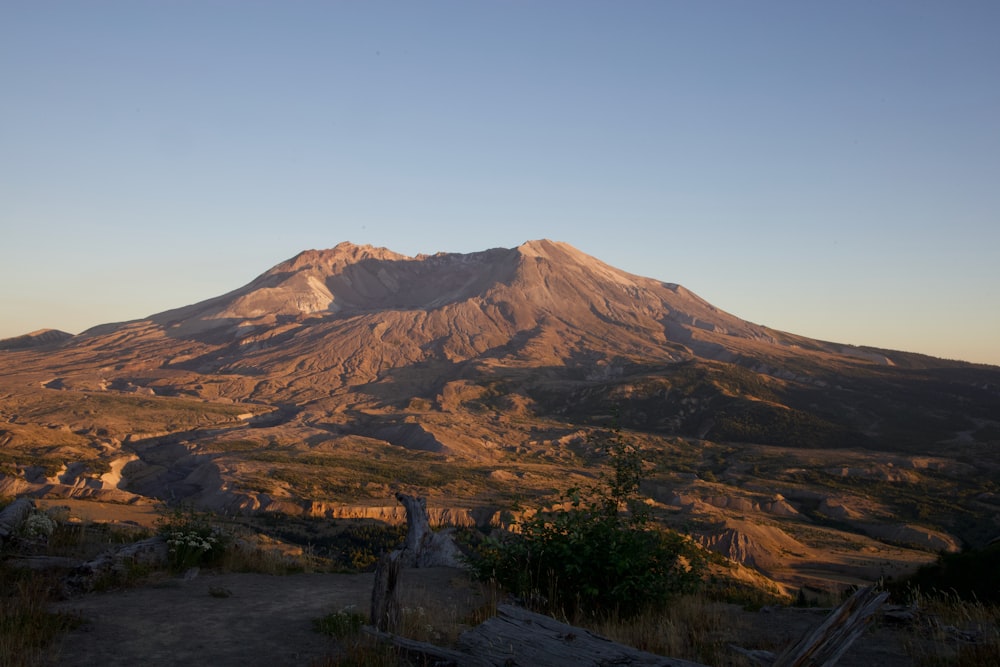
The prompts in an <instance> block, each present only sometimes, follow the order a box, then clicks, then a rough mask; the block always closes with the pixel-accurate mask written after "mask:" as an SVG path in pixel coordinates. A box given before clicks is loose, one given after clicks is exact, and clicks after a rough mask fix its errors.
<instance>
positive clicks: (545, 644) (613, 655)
mask: <svg viewBox="0 0 1000 667" xmlns="http://www.w3.org/2000/svg"><path fill="white" fill-rule="evenodd" d="M458 649H459V650H460V651H461V652H462V653H464V654H466V655H474V656H476V657H477V658H479V659H480V660H483V661H485V662H486V663H487V664H490V665H497V666H504V665H548V666H550V667H563V666H565V667H586V666H591V665H592V666H593V667H598V666H602V665H631V666H634V667H704V666H702V665H699V663H695V662H689V661H687V660H680V659H677V658H667V657H664V656H661V655H656V654H653V653H647V652H645V651H640V650H639V649H636V648H632V647H631V646H625V645H624V644H619V643H617V642H613V641H611V640H610V639H607V638H606V637H602V636H600V635H597V634H594V633H593V632H590V631H589V630H585V629H583V628H578V627H575V626H572V625H567V624H566V623H561V622H559V621H557V620H555V619H554V618H550V617H548V616H543V615H541V614H536V613H533V612H530V611H527V610H525V609H521V608H519V607H513V606H511V605H499V606H498V607H497V615H496V616H494V617H493V618H490V619H487V620H486V621H485V622H484V623H482V624H481V625H479V626H477V627H476V628H474V629H472V630H469V631H468V632H465V633H463V634H462V636H461V637H459V638H458Z"/></svg>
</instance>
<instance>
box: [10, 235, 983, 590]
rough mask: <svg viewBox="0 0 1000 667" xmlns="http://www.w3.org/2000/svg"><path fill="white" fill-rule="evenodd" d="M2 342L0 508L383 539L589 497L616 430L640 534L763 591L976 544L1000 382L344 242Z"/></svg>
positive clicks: (569, 268) (658, 297) (936, 363)
mask: <svg viewBox="0 0 1000 667" xmlns="http://www.w3.org/2000/svg"><path fill="white" fill-rule="evenodd" d="M2 348H8V349H4V350H3V351H0V392H2V394H3V398H2V399H0V445H2V447H3V450H2V451H0V473H3V474H4V475H5V480H6V481H5V482H3V483H2V484H0V487H2V488H0V493H2V492H4V490H6V492H8V493H12V492H20V493H27V492H30V493H36V494H37V493H47V494H50V495H51V494H60V493H61V494H66V495H75V496H86V495H90V496H93V497H100V498H107V499H116V500H132V499H134V498H136V497H137V496H139V497H153V498H163V499H174V500H177V499H185V498H186V499H188V500H191V501H194V502H198V503H201V504H203V505H206V506H210V507H218V508H227V509H242V510H258V509H266V510H272V511H275V510H277V511H284V512H291V513H305V514H312V515H324V516H370V517H372V518H379V517H388V518H392V517H393V516H395V515H394V514H393V512H394V510H393V509H392V508H382V507H381V506H380V505H378V504H377V503H378V502H379V501H382V500H384V499H387V498H389V497H390V496H391V492H392V491H393V490H395V489H397V488H408V489H414V490H418V491H420V492H422V493H425V494H429V495H430V496H431V497H432V498H434V497H437V498H439V499H441V504H443V505H446V506H443V507H442V508H441V511H442V512H444V514H443V515H442V518H448V519H450V520H455V521H485V520H488V519H489V517H490V516H491V514H492V513H493V512H495V511H498V510H501V509H503V508H504V507H505V506H507V505H509V504H510V502H511V501H512V500H513V499H514V498H515V497H523V496H525V495H527V496H534V495H537V496H539V497H546V496H551V495H552V494H553V493H554V492H556V491H558V490H559V489H560V488H565V487H567V486H569V485H571V484H573V483H579V482H585V481H586V480H587V479H590V478H592V476H593V475H594V474H595V470H596V468H595V467H594V466H599V465H600V461H601V455H600V449H599V443H600V440H601V438H602V437H603V434H606V432H607V428H608V427H609V426H610V425H611V423H612V415H617V417H616V419H617V420H618V423H619V424H620V425H621V426H622V427H623V428H625V429H626V431H627V433H628V435H629V437H631V438H634V439H635V441H636V442H637V443H639V444H642V445H643V446H644V449H645V452H646V457H647V465H648V476H649V478H650V482H649V485H648V488H647V489H645V491H646V493H647V494H648V495H649V496H650V502H652V503H654V505H656V506H658V507H660V509H661V513H662V515H663V518H664V520H666V521H675V522H677V523H683V524H685V525H688V526H692V527H694V528H696V529H697V530H699V531H701V532H700V534H702V535H703V536H704V540H705V543H706V544H707V545H709V546H710V547H712V548H715V549H716V550H718V551H720V552H725V553H726V555H729V556H732V557H733V558H735V559H737V560H741V561H743V562H744V563H748V564H756V565H757V566H758V569H765V570H767V571H768V572H769V573H772V574H774V573H775V572H777V571H778V570H781V569H782V568H786V569H787V568H789V567H793V566H795V567H797V568H798V571H797V573H795V575H794V576H792V575H787V576H785V579H789V580H791V579H794V577H795V576H799V577H808V576H813V575H815V573H814V572H813V573H812V574H803V573H804V572H805V571H806V570H809V569H815V568H814V567H813V566H814V565H815V563H816V562H819V561H822V558H821V557H819V556H815V553H814V552H816V553H822V554H825V556H823V557H824V558H827V560H828V561H831V559H832V560H838V559H839V560H838V562H839V561H840V560H843V561H847V560H849V558H850V557H849V551H850V550H845V551H844V556H843V558H840V557H837V558H834V557H833V556H831V555H830V554H834V553H835V552H836V550H837V549H838V548H840V547H838V546H837V544H838V542H837V540H840V539H842V538H841V537H838V536H839V535H842V534H843V533H844V532H845V531H846V532H847V533H850V534H852V535H863V536H865V537H864V539H865V540H870V544H869V546H865V547H863V548H864V549H868V548H870V549H871V550H872V551H871V554H872V557H871V560H872V562H875V561H876V560H878V558H882V560H883V561H885V562H897V561H898V562H900V563H908V562H911V561H912V560H913V558H915V557H914V556H911V555H908V554H909V552H905V553H904V552H903V551H899V548H900V546H903V547H906V548H910V547H914V546H916V547H921V548H924V549H928V550H930V551H936V550H939V549H950V548H955V547H956V546H957V545H958V544H959V543H960V542H962V541H965V542H971V543H976V542H979V541H983V540H987V539H989V538H990V537H992V536H995V535H996V534H1000V526H998V525H997V524H996V521H995V516H996V514H997V510H998V509H1000V500H998V497H997V493H998V492H1000V488H998V482H1000V476H998V471H1000V457H998V456H997V451H998V450H997V448H998V447H1000V368H997V367H991V366H981V365H978V366H977V365H973V364H966V363H962V362H954V361H943V360H939V359H934V358H931V357H927V356H923V355H917V354H910V353H902V352H895V351H889V350H876V349H870V348H856V347H852V346H847V345H842V344H837V343H832V342H824V341H817V340H812V339H808V338H804V337H801V336H796V335H793V334H789V333H784V332H780V331H776V330H773V329H769V328H767V327H764V326H760V325H756V324H752V323H750V322H747V321H744V320H741V319H739V318H737V317H734V316H732V315H730V314H728V313H725V312H723V311H721V310H719V309H717V308H715V307H713V306H712V305H711V304H709V303H707V302H705V301H704V300H702V299H700V298H699V297H697V296H696V295H695V294H693V293H692V292H690V291H688V290H687V289H685V288H684V287H681V286H679V285H676V284H670V283H663V282H660V281H657V280H653V279H650V278H644V277H640V276H636V275H632V274H629V273H626V272H624V271H621V270H619V269H616V268H614V267H611V266H608V265H607V264H604V263H602V262H600V261H599V260H597V259H595V258H593V257H590V256H587V255H585V254H583V253H581V252H579V251H578V250H576V249H574V248H572V247H571V246H568V245H566V244H563V243H558V242H553V241H532V242H528V243H525V244H523V245H521V246H519V247H517V248H513V249H493V250H487V251H484V252H479V253H472V254H447V253H440V254H436V255H432V256H418V257H406V256H403V255H399V254H396V253H393V252H391V251H389V250H386V249H383V248H372V247H369V246H356V245H352V244H349V243H343V244H340V245H338V246H337V247H335V248H333V249H331V250H324V251H314V250H311V251H306V252H303V253H301V254H299V255H298V256H296V257H294V258H292V259H290V260H288V261H286V262H283V263H281V264H279V265H277V266H275V267H274V268H272V269H271V270H269V271H267V272H265V273H264V274H262V275H261V276H259V277H258V278H257V279H255V280H254V281H252V282H251V283H250V284H248V285H246V286H244V287H241V288H239V289H237V290H234V291H233V292H230V293H228V294H225V295H222V296H219V297H216V298H213V299H209V300H207V301H203V302H200V303H197V304H193V305H190V306H185V307H183V308H178V309H175V310H171V311H167V312H164V313H158V314H155V315H152V316H150V317H148V318H144V319H142V320H137V321H132V322H124V323H118V324H107V325H102V326H98V327H95V328H93V329H90V330H89V331H86V332H84V333H83V334H80V335H79V336H73V337H66V336H63V335H59V336H51V337H49V338H45V339H42V338H37V339H33V342H32V345H31V346H29V347H25V346H24V345H22V344H20V343H19V344H17V345H11V344H8V345H4V344H3V343H0V349H2ZM10 348H17V349H10ZM3 485H6V486H3ZM444 499H446V502H445V501H444ZM432 505H433V501H432ZM748 513H749V514H748ZM748 516H749V517H750V519H748ZM461 517H466V518H464V519H463V518H461ZM806 535H811V536H812V537H811V538H810V539H811V543H810V544H807V545H804V546H803V547H802V548H800V547H798V546H796V545H798V544H802V540H803V539H805V537H804V536H806ZM852 539H856V538H852ZM807 541H809V540H807ZM890 543H891V544H892V545H896V546H891V547H890V546H888V545H889V544H890ZM789 545H792V546H789ZM824 545H825V546H824ZM892 549H896V551H893V552H892V553H889V551H886V550H892ZM796 550H798V552H797V553H800V554H801V558H800V559H799V560H798V561H797V560H796V558H795V557H793V556H790V555H789V554H792V553H794V552H796ZM817 550H818V551H817ZM855 551H857V549H855ZM897 552H898V553H897ZM876 553H877V554H880V555H879V556H878V557H876V556H875V555H874V554H876ZM769 554H770V555H769ZM782 554H784V555H783V556H782ZM893 554H895V555H893ZM817 559H819V561H817ZM893 559H895V560H893ZM918 560H919V558H918ZM831 562H832V561H831ZM761 563H764V564H766V566H761V565H760V564H761ZM796 563H798V565H796ZM866 568H867V569H866ZM793 569H794V568H793ZM841 569H843V568H841ZM869 569H870V568H869V566H867V565H866V566H864V567H860V566H859V568H858V570H859V571H858V572H855V573H854V576H862V575H864V576H867V575H869V574H872V573H871V572H869V571H868V570H869ZM861 570H864V572H863V573H862V572H861ZM875 576H877V573H876V574H875Z"/></svg>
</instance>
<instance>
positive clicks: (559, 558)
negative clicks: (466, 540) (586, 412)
mask: <svg viewBox="0 0 1000 667" xmlns="http://www.w3.org/2000/svg"><path fill="white" fill-rule="evenodd" d="M604 449H605V450H606V452H607V454H608V455H609V457H610V459H611V463H612V467H613V474H612V475H611V476H606V477H602V480H601V482H599V483H598V484H596V485H595V486H593V487H592V488H590V489H589V490H587V492H584V491H582V490H581V489H579V488H573V489H570V490H568V491H567V492H566V493H565V494H564V495H563V501H564V502H563V504H564V506H565V505H568V507H564V508H562V509H555V510H550V511H543V512H539V513H537V514H535V515H534V516H532V517H530V518H527V519H524V520H523V521H522V522H520V523H519V524H518V527H519V528H520V532H518V533H508V534H506V535H504V536H503V537H501V538H499V539H495V538H490V539H488V540H486V541H485V542H484V544H483V545H482V546H481V547H480V550H479V559H478V560H476V561H475V562H473V564H472V565H473V568H474V570H475V572H476V574H477V575H478V576H479V577H480V578H482V579H487V580H495V581H496V582H497V583H498V584H500V585H501V586H503V587H504V588H506V589H508V590H510V591H511V592H513V593H514V594H516V595H520V596H522V597H525V598H528V599H530V600H532V601H533V602H535V603H536V604H539V605H540V606H542V607H543V608H546V609H547V610H549V611H556V610H558V611H561V612H562V613H565V614H567V615H571V616H575V615H577V614H580V613H588V614H599V613H610V612H617V613H619V614H622V615H632V614H635V613H638V612H640V611H642V610H644V609H646V608H648V607H651V606H658V605H662V604H663V603H665V602H666V601H667V600H668V599H669V598H670V597H671V596H673V595H676V594H678V593H681V592H684V591H687V590H690V589H692V588H693V587H695V586H696V585H697V584H698V583H699V582H700V580H701V578H700V571H699V570H700V559H699V558H698V556H697V555H696V552H695V550H694V549H693V548H692V547H691V546H690V545H689V544H688V542H687V541H686V540H685V539H684V538H683V537H682V536H681V535H679V534H677V533H674V532H672V531H664V530H659V529H656V528H655V527H654V526H652V525H651V524H650V516H649V509H648V506H647V505H645V504H644V503H642V502H641V500H640V498H639V497H638V491H639V482H640V481H641V478H642V456H641V453H640V451H639V449H638V448H637V447H636V446H634V445H632V444H630V443H628V442H626V441H625V440H624V439H623V438H622V436H621V433H620V431H619V430H618V429H617V428H615V429H613V430H612V432H611V437H610V438H609V439H608V441H607V443H606V444H605V445H604Z"/></svg>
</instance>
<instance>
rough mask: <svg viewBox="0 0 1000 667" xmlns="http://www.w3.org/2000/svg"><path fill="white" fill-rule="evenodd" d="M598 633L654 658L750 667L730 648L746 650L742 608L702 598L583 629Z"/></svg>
mask: <svg viewBox="0 0 1000 667" xmlns="http://www.w3.org/2000/svg"><path fill="white" fill-rule="evenodd" d="M583 625H584V626H585V627H587V628H588V629H590V630H592V631H593V632H596V633H597V634H600V635H603V636H605V637H608V638H609V639H613V640H614V641H616V642H619V643H622V644H627V645H629V646H634V647H635V648H638V649H641V650H643V651H648V652H650V653H656V654H659V655H665V656H670V657H673V658H682V659H686V660H693V661H696V662H700V663H703V664H707V665H734V666H735V665H739V666H741V667H742V666H743V665H749V664H750V663H749V662H748V661H747V660H746V659H745V658H744V657H743V656H740V655H737V654H735V653H734V652H733V651H732V650H731V649H730V648H729V645H730V644H736V645H747V644H749V643H750V639H749V638H748V631H749V626H748V624H747V623H746V620H745V616H744V612H743V611H742V610H741V608H740V607H738V606H736V605H731V604H724V603H720V602H713V601H711V600H709V599H707V598H706V597H705V596H702V595H686V596H683V597H680V598H677V599H676V600H674V601H673V602H671V603H670V605H669V606H668V607H667V608H666V609H664V610H663V611H656V612H647V613H645V614H641V615H639V616H636V617H632V618H628V619H620V618H616V617H609V618H606V619H600V620H595V621H592V622H589V623H584V624H583Z"/></svg>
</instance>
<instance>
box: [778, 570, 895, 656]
mask: <svg viewBox="0 0 1000 667" xmlns="http://www.w3.org/2000/svg"><path fill="white" fill-rule="evenodd" d="M888 597H889V594H888V593H887V592H885V591H881V592H879V591H877V590H876V589H875V587H874V586H868V587H866V588H861V589H859V590H858V591H857V592H856V593H854V595H852V596H851V597H850V598H849V599H848V600H847V601H846V602H844V604H842V605H840V606H839V607H837V608H836V609H834V610H833V612H832V613H831V614H830V615H829V616H828V617H827V618H826V620H825V621H823V623H822V624H821V625H820V626H819V627H818V628H816V629H815V630H813V631H812V632H809V633H806V634H805V635H803V636H802V639H800V640H799V641H798V642H796V643H795V644H792V645H791V646H789V647H788V648H786V649H785V650H784V651H782V652H781V653H780V654H778V657H777V658H775V661H774V663H773V667H802V666H803V665H810V666H811V667H832V665H835V664H836V663H837V661H838V660H840V658H841V656H843V655H844V653H846V652H847V649H849V648H850V647H851V644H853V643H854V640H855V639H857V638H858V637H859V636H861V633H862V632H864V630H865V628H866V627H867V626H868V623H869V622H870V621H871V618H872V616H873V615H874V614H875V612H876V611H878V609H879V607H881V606H882V603H884V602H885V601H886V599H887V598H888Z"/></svg>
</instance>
